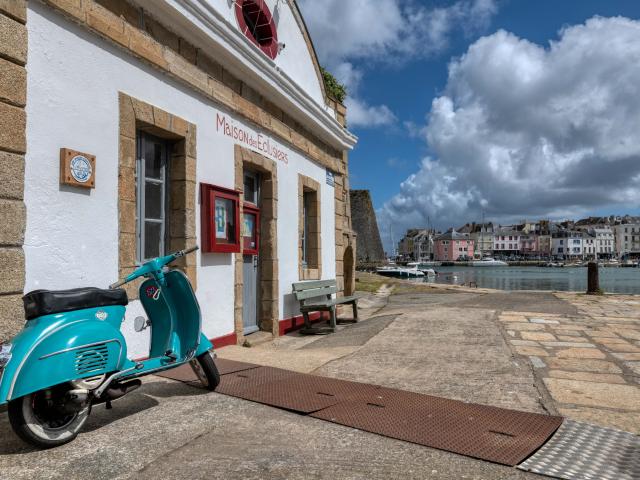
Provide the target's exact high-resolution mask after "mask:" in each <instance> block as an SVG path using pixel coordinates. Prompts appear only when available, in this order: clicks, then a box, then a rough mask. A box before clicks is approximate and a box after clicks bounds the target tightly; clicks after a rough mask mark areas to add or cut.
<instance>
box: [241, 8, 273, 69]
mask: <svg viewBox="0 0 640 480" xmlns="http://www.w3.org/2000/svg"><path fill="white" fill-rule="evenodd" d="M235 5H236V9H235V10H236V20H237V21H238V26H239V27H240V31H241V32H242V33H243V34H244V36H245V37H247V38H248V39H249V40H250V41H251V43H253V44H254V45H255V46H256V47H258V48H259V49H260V50H262V51H263V52H264V54H265V55H266V56H268V57H269V58H270V59H271V60H274V59H275V58H276V57H277V56H278V30H277V28H276V23H275V21H274V19H273V15H272V14H271V10H269V7H268V6H267V4H266V2H265V1H264V0H236V1H235ZM243 8H248V9H251V15H254V16H255V20H256V21H257V24H258V25H257V27H258V28H259V29H260V30H261V32H262V33H263V34H264V33H267V32H268V33H267V36H269V37H270V38H269V41H268V42H265V43H262V44H261V43H259V42H258V41H257V40H256V38H255V37H254V36H253V34H252V33H251V31H250V30H251V29H250V27H249V25H247V22H246V20H245V18H244V12H243Z"/></svg>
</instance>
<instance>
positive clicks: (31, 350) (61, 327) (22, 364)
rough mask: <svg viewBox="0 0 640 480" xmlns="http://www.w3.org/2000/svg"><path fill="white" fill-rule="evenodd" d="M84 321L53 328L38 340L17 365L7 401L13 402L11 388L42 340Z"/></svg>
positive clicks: (84, 320)
mask: <svg viewBox="0 0 640 480" xmlns="http://www.w3.org/2000/svg"><path fill="white" fill-rule="evenodd" d="M86 321H87V320H86V319H83V320H76V321H75V322H70V323H65V324H63V325H60V326H59V327H58V328H54V329H53V330H51V331H50V332H48V333H47V334H46V335H45V336H44V337H42V338H41V339H40V340H38V341H37V342H36V343H34V344H33V345H32V346H31V348H30V349H29V351H28V352H27V354H26V355H25V356H24V357H22V360H21V361H20V365H18V368H17V369H16V372H15V373H14V374H13V378H12V379H11V386H10V387H9V393H7V400H13V398H12V397H11V395H12V394H13V387H15V385H16V380H17V379H18V376H19V375H20V371H21V370H22V367H23V366H24V363H25V362H26V361H27V359H28V358H29V357H30V356H31V353H32V352H33V351H34V350H35V349H36V347H37V346H38V345H40V344H41V343H42V341H43V340H44V339H46V338H48V337H50V336H51V335H53V334H54V333H56V332H57V331H59V330H62V329H63V328H66V327H68V326H69V325H73V324H74V323H80V322H86Z"/></svg>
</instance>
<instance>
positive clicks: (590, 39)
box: [378, 17, 640, 231]
mask: <svg viewBox="0 0 640 480" xmlns="http://www.w3.org/2000/svg"><path fill="white" fill-rule="evenodd" d="M638 78H640V22H637V21H633V20H630V19H627V18H621V17H617V18H601V17H594V18H592V19H590V20H588V21H587V22H586V23H585V24H581V25H576V26H571V27H567V28H565V29H563V30H562V31H561V32H560V34H559V39H558V40H557V41H553V42H550V44H549V45H548V46H547V47H546V48H545V47H543V46H540V45H536V44H534V43H531V42H529V41H527V40H524V39H521V38H518V37H517V36H515V35H513V34H511V33H508V32H505V31H498V32H497V33H495V34H493V35H490V36H487V37H483V38H481V39H479V40H477V41H476V42H475V43H473V44H472V45H471V46H470V47H469V49H468V51H467V52H466V53H465V54H464V55H463V56H462V57H461V58H459V59H457V60H454V61H452V62H451V64H450V67H449V76H448V81H447V85H446V88H445V90H444V92H443V94H442V95H441V96H439V97H437V98H435V99H434V100H433V103H432V106H431V110H430V112H429V114H428V116H427V123H426V127H425V128H424V130H423V135H424V138H425V140H426V142H427V143H428V146H429V149H430V151H431V152H432V156H431V157H429V158H425V159H424V160H423V161H422V163H421V165H420V168H419V170H418V171H417V172H416V173H414V174H412V175H411V176H409V178H407V179H406V180H405V181H404V182H403V183H402V184H401V185H400V192H399V193H398V194H397V195H396V196H394V197H393V198H392V199H391V200H390V201H388V202H387V203H386V204H384V206H383V207H382V208H381V209H380V211H379V212H378V214H379V218H380V222H381V223H383V224H385V225H388V224H389V223H391V222H392V220H393V221H395V227H394V228H395V229H396V230H397V231H400V230H402V229H404V228H406V227H409V226H415V225H424V223H425V220H426V218H427V216H428V217H430V219H431V221H432V222H434V223H436V225H437V226H439V227H440V228H445V227H449V226H452V225H458V224H461V223H464V222H466V221H471V220H478V219H480V215H481V211H483V210H484V211H485V212H486V215H487V218H491V219H496V220H503V221H508V220H518V219H522V218H524V217H529V218H536V217H551V218H558V217H568V216H578V215H582V214H584V213H585V212H588V211H593V210H594V209H599V208H602V207H606V208H615V206H618V207H619V208H620V207H624V208H637V207H638V206H639V205H640V183H639V180H640V128H638V125H640V84H639V83H638ZM394 219H396V220H394ZM397 219H402V221H398V220H397Z"/></svg>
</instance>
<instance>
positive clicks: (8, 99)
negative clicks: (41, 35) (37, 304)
mask: <svg viewBox="0 0 640 480" xmlns="http://www.w3.org/2000/svg"><path fill="white" fill-rule="evenodd" d="M26 3H27V2H26V0H0V218H2V229H1V231H0V278H1V279H2V282H0V341H6V340H8V339H9V338H10V337H12V336H13V335H14V334H15V333H16V332H17V331H18V330H19V329H20V328H21V327H22V324H23V323H24V310H23V307H22V299H21V297H22V293H23V289H24V253H23V251H22V244H23V241H24V229H25V224H26V211H25V205H24V202H23V194H24V154H25V152H26V148H27V147H26V132H25V129H26V112H25V105H26V103H27V72H26V64H27V26H26V23H27V11H26V10H27V9H26Z"/></svg>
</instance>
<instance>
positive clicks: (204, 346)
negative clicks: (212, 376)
mask: <svg viewBox="0 0 640 480" xmlns="http://www.w3.org/2000/svg"><path fill="white" fill-rule="evenodd" d="M209 350H213V344H212V343H211V342H210V341H209V339H208V338H207V337H206V336H205V335H204V333H200V343H199V344H198V348H197V349H196V353H195V356H196V357H197V356H198V355H201V354H203V353H204V352H207V351H209Z"/></svg>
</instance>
